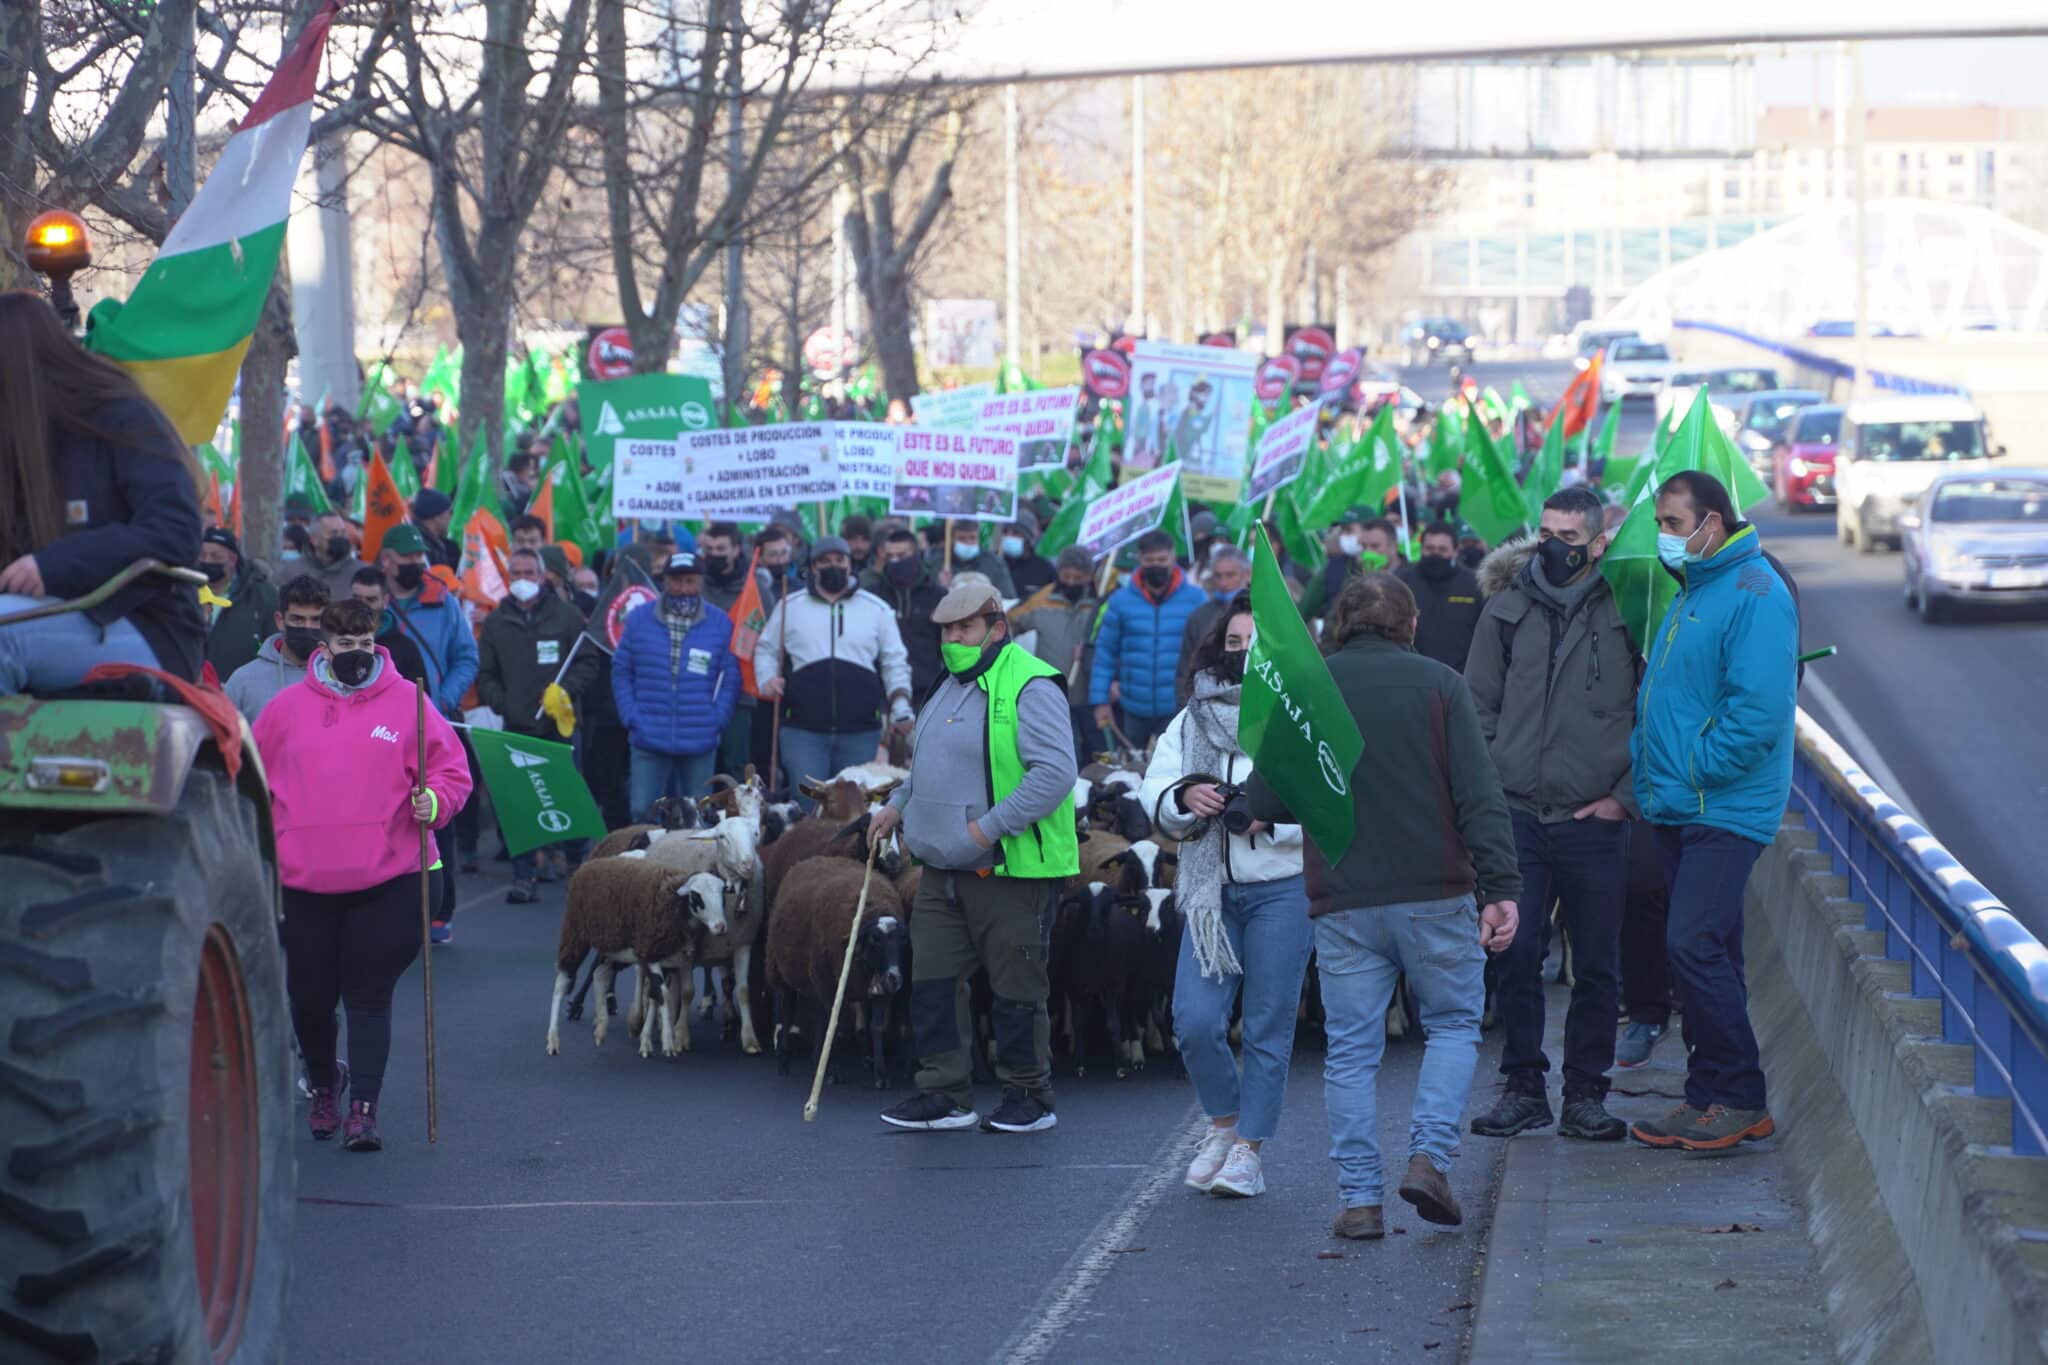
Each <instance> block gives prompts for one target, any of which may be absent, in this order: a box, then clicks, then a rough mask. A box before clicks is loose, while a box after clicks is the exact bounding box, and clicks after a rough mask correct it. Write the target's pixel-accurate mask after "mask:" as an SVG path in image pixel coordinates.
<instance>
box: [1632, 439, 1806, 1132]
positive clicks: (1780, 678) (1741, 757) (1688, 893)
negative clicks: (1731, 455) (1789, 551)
mask: <svg viewBox="0 0 2048 1365" xmlns="http://www.w3.org/2000/svg"><path fill="white" fill-rule="evenodd" d="M1657 530H1658V536H1657V553H1658V557H1659V558H1661V559H1662V560H1663V561H1664V563H1665V565H1666V566H1667V567H1669V568H1670V569H1672V570H1673V571H1674V572H1676V573H1678V574H1680V575H1681V576H1682V577H1683V579H1684V583H1685V587H1684V590H1683V591H1682V592H1680V593H1679V595H1678V598H1677V600H1676V601H1674V602H1673V603H1672V604H1671V610H1670V611H1669V612H1667V613H1666V614H1665V617H1664V620H1663V622H1662V624H1661V625H1659V626H1658V628H1657V633H1656V634H1655V636H1653V637H1652V639H1651V640H1650V642H1649V649H1648V650H1647V651H1646V655H1647V665H1646V668H1645V671H1644V674H1643V684H1642V690H1641V692H1640V694H1639V695H1638V696H1637V699H1636V729H1635V734H1634V737H1633V739H1632V741H1631V744H1630V752H1631V755H1632V757H1633V758H1634V762H1635V793H1636V803H1637V804H1638V805H1639V806H1641V808H1642V811H1643V815H1644V816H1645V817H1646V818H1647V819H1648V820H1649V821H1650V822H1651V826H1652V828H1653V829H1654V830H1655V832H1656V836H1657V838H1658V840H1659V845H1660V852H1661V854H1662V859H1663V863H1664V871H1665V875H1666V877H1667V878H1668V879H1669V881H1670V885H1671V910H1670V918H1669V921H1668V923H1667V926H1666V929H1665V947H1666V949H1667V951H1668V953H1669V955H1670V959H1671V975H1672V979H1673V980H1675V981H1676V982H1677V983H1678V991H1679V998H1680V1000H1681V1002H1682V1003H1683V1005H1684V1009H1685V1041H1686V1046H1687V1049H1688V1051H1689V1053H1690V1060H1689V1062H1688V1064H1687V1072H1686V1081H1685V1103H1684V1104H1683V1105H1681V1106H1679V1107H1678V1108H1677V1109H1675V1110H1673V1111H1672V1112H1671V1113H1670V1114H1669V1115H1668V1116H1667V1117H1665V1118H1662V1119H1658V1120H1654V1121H1642V1122H1638V1123H1636V1124H1635V1125H1633V1126H1632V1127H1631V1128H1630V1130H1629V1132H1630V1135H1631V1136H1633V1137H1634V1138H1635V1139H1636V1140H1637V1141H1638V1142H1643V1143H1647V1144H1648V1145H1650V1146H1652V1147H1675V1148H1683V1149H1685V1150H1687V1151H1713V1150H1718V1149H1722V1148H1727V1147H1733V1146H1735V1145H1736V1144H1738V1143H1741V1142H1753V1141H1755V1140H1757V1139H1759V1138H1766V1137H1769V1136H1770V1135H1771V1134H1772V1133H1773V1132H1774V1131H1775V1127H1774V1125H1773V1124H1772V1122H1771V1116H1770V1112H1769V1110H1768V1109H1766V1108H1765V1105H1764V1073H1763V1066H1762V1063H1761V1061H1760V1060H1759V1058H1758V1054H1757V1044H1756V1032H1755V1030H1754V1029H1752V1028H1751V1027H1750V1024H1749V992H1748V989H1747V987H1746V986H1745V985H1744V983H1743V977H1742V893H1743V887H1744V886H1745V885H1746V884H1747V882H1748V881H1749V871H1750V868H1751V867H1752V866H1754V865H1755V863H1756V860H1757V857H1758V855H1760V854H1761V853H1762V852H1763V850H1764V845H1765V844H1767V843H1769V842H1770V841H1771V840H1772V839H1773V838H1775V837H1776V835H1777V831H1778V822H1779V819H1780V817H1781V816H1783V815H1784V813H1785V802H1786V799H1787V798H1788V797H1789V795H1790V794H1791V790H1792V749H1793V739H1792V726H1793V712H1794V707H1795V704H1796V701H1795V698H1796V694H1797V691H1798V686H1799V682H1798V678H1799V663H1798V654H1799V609H1798V607H1797V605H1796V604H1795V602H1794V601H1793V597H1792V593H1791V591H1790V589H1789V588H1788V587H1787V585H1786V583H1785V580H1784V579H1783V578H1782V577H1780V575H1779V574H1778V572H1777V570H1776V569H1775V568H1774V567H1773V566H1772V564H1771V562H1770V561H1769V558H1768V556H1766V555H1765V554H1764V552H1763V546H1762V544H1761V543H1760V542H1759V541H1758V539H1757V534H1756V528H1755V527H1753V526H1750V525H1748V524H1746V523H1744V522H1743V521H1741V520H1740V519H1739V517H1738V516H1737V513H1736V510H1735V508H1734V506H1733V505H1732V504H1731V503H1730V500H1729V497H1728V490H1727V489H1725V488H1723V487H1722V486H1721V484H1720V483H1719V481H1717V480H1715V479H1714V478H1712V477H1711V476H1709V475H1706V474H1702V473H1699V472H1698V471H1695V470H1685V471H1682V472H1680V473H1678V474H1674V475H1673V476H1672V477H1671V478H1670V479H1668V480H1666V481H1665V483H1664V484H1663V486H1662V487H1660V488H1659V489H1658V490H1657Z"/></svg>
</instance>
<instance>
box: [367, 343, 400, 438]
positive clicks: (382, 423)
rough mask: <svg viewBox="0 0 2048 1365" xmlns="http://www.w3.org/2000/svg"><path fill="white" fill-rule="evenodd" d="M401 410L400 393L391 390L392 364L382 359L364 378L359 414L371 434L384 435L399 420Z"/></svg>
mask: <svg viewBox="0 0 2048 1365" xmlns="http://www.w3.org/2000/svg"><path fill="white" fill-rule="evenodd" d="M401 411H403V409H402V408H401V407H400V406H399V403H398V395H397V394H395V393H393V392H392V391H391V366H390V365H389V364H387V363H386V362H384V361H382V360H380V361H378V362H377V363H376V364H374V365H372V366H371V367H370V373H369V375H368V376H367V377H366V378H364V380H363V405H362V407H361V408H360V409H358V412H357V416H358V418H359V420H360V421H361V422H362V423H363V425H365V426H367V427H368V428H369V429H370V434H371V435H373V436H382V435H383V434H384V433H385V432H386V431H389V430H390V429H391V424H392V423H393V422H396V421H397V420H398V414H399V413H400V412H401Z"/></svg>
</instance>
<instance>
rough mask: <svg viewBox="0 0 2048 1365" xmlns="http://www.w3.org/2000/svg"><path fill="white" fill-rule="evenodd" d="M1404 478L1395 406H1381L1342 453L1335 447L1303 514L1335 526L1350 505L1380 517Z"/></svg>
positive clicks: (1307, 520) (1318, 523)
mask: <svg viewBox="0 0 2048 1365" xmlns="http://www.w3.org/2000/svg"><path fill="white" fill-rule="evenodd" d="M1400 481H1401V438H1400V437H1399V436H1398V435H1397V434H1395V431H1394V405H1393V404H1392V403H1387V404H1385V405H1383V406H1382V407H1381V408H1380V411H1379V415H1378V416H1377V417H1375V418H1373V419H1372V425H1371V426H1370V427H1368V428H1366V430H1365V431H1363V432H1361V433H1360V434H1359V435H1358V437H1357V438H1356V439H1355V440H1353V441H1352V442H1351V444H1350V445H1349V446H1347V447H1346V448H1345V449H1344V451H1343V452H1342V453H1341V454H1339V453H1338V452H1337V451H1336V449H1335V448H1334V446H1333V447H1332V450H1331V460H1330V463H1329V464H1328V465H1327V466H1326V467H1325V469H1324V472H1323V482H1322V486H1321V487H1320V488H1318V489H1317V490H1316V492H1315V494H1314V496H1313V497H1311V498H1310V500H1309V502H1308V504H1307V507H1306V509H1305V510H1304V511H1303V513H1302V521H1303V522H1305V523H1306V524H1307V525H1309V526H1312V527H1314V526H1332V525H1335V524H1336V522H1337V520H1338V518H1340V517H1342V516H1343V515H1344V513H1345V511H1346V509H1348V508H1352V507H1364V508H1368V509H1370V511H1371V512H1372V514H1373V515H1374V516H1378V515H1379V514H1380V513H1381V512H1382V511H1384V510H1385V509H1386V501H1387V493H1388V490H1390V489H1392V488H1393V487H1394V485H1395V484H1397V483H1399V482H1400Z"/></svg>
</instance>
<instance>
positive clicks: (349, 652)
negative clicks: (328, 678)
mask: <svg viewBox="0 0 2048 1365" xmlns="http://www.w3.org/2000/svg"><path fill="white" fill-rule="evenodd" d="M327 660H328V665H329V667H331V668H332V669H333V670H334V680H335V681H336V682H338V683H340V684H341V685H342V686H344V687H361V686H362V685H363V684H364V683H366V682H368V681H369V680H370V670H371V669H373V668H375V667H376V666H377V656H376V655H375V654H374V653H372V652H371V651H369V650H367V649H345V650H343V651H342V652H341V653H339V654H330V655H328V656H327Z"/></svg>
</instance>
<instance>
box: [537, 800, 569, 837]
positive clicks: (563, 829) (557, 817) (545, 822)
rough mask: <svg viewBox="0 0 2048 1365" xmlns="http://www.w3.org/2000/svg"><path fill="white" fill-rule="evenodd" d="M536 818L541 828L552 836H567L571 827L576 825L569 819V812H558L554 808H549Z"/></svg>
mask: <svg viewBox="0 0 2048 1365" xmlns="http://www.w3.org/2000/svg"><path fill="white" fill-rule="evenodd" d="M534 818H535V819H536V820H537V821H538V822H539V823H540V827H541V828H542V829H544V830H546V831H547V832H548V833H550V834H567V833H568V832H569V826H570V825H572V824H574V823H575V822H574V821H572V820H571V819H570V818H569V813H568V812H567V811H563V810H557V809H555V808H554V807H553V806H549V807H547V808H546V809H545V810H543V811H541V813H540V814H539V815H538V816H535V817H534Z"/></svg>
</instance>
